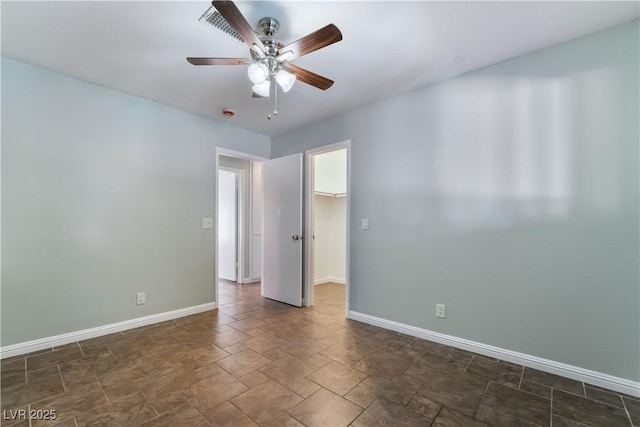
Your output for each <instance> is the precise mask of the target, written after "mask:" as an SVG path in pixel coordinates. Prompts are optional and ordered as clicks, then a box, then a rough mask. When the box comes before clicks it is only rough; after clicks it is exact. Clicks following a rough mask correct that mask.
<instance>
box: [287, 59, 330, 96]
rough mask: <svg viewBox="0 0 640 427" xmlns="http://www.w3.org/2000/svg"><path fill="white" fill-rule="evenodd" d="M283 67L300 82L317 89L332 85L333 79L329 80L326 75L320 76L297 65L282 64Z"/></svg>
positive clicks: (325, 88)
mask: <svg viewBox="0 0 640 427" xmlns="http://www.w3.org/2000/svg"><path fill="white" fill-rule="evenodd" d="M283 67H284V68H286V69H287V70H289V71H291V72H292V73H293V74H295V75H296V78H297V79H298V80H300V81H301V82H303V83H306V84H309V85H311V86H315V87H317V88H318V89H322V90H327V89H329V88H330V87H331V86H333V80H329V79H328V78H326V77H322V76H321V75H319V74H316V73H314V72H311V71H309V70H306V69H304V68H301V67H298V66H297V65H293V64H284V65H283Z"/></svg>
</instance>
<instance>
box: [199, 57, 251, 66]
mask: <svg viewBox="0 0 640 427" xmlns="http://www.w3.org/2000/svg"><path fill="white" fill-rule="evenodd" d="M187 61H189V62H190V63H192V64H193V65H242V64H251V58H192V57H189V58H187Z"/></svg>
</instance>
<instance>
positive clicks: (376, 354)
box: [1, 283, 640, 427]
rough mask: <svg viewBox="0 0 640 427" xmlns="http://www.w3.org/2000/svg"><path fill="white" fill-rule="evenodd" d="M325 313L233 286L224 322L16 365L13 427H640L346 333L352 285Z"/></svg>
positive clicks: (562, 393) (607, 395)
mask: <svg viewBox="0 0 640 427" xmlns="http://www.w3.org/2000/svg"><path fill="white" fill-rule="evenodd" d="M316 303H317V305H316V306H315V307H313V308H304V309H298V308H293V307H290V306H287V305H284V304H279V303H277V302H274V301H270V300H266V299H263V298H262V297H260V286H259V285H236V284H231V283H223V284H221V286H220V309H219V310H215V311H211V312H207V313H202V314H198V315H194V316H189V317H185V318H181V319H176V320H172V321H169V322H164V323H160V324H156V325H151V326H148V327H144V328H139V329H133V330H129V331H124V332H122V333H117V334H112V335H108V336H104V337H100V338H95V339H91V340H86V341H82V342H79V343H74V344H70V345H66V346H62V347H60V348H54V349H50V350H47V351H42V352H38V353H35V354H29V355H26V356H20V357H15V358H11V359H7V360H3V361H2V403H1V405H2V411H3V417H2V418H3V419H2V425H6V426H10V425H11V426H21V427H22V426H47V425H59V426H73V427H75V426H93V425H108V426H127V427H128V426H138V425H145V426H235V427H240V426H256V425H263V426H278V427H280V426H327V427H337V426H357V427H375V426H433V427H452V426H486V425H492V426H529V427H532V426H551V425H553V427H559V426H560V427H562V426H597V427H609V426H611V427H614V426H625V427H630V426H633V425H635V426H639V425H640V399H638V398H633V397H630V396H621V395H619V394H617V393H613V392H610V391H607V390H603V389H600V388H597V387H592V386H589V385H585V384H583V383H580V382H577V381H573V380H569V379H566V378H562V377H558V376H554V375H550V374H546V373H544V372H540V371H536V370H533V369H528V368H523V367H522V366H518V365H513V364H511V363H506V362H503V361H498V360H492V359H489V358H486V357H483V356H480V355H475V354H472V353H469V352H466V351H463V350H459V349H454V348H451V347H446V346H443V345H440V344H436V343H432V342H428V341H423V340H420V339H415V338H413V337H410V336H406V335H400V334H397V333H395V332H391V331H387V330H384V329H380V328H377V327H373V326H370V325H366V324H363V323H358V322H354V321H349V320H346V319H345V318H344V287H343V286H342V285H336V284H326V285H320V286H317V287H316ZM19 410H26V411H32V412H35V414H40V415H45V414H47V412H46V411H55V414H56V419H55V420H42V419H40V420H32V421H31V424H29V421H21V420H19V419H15V418H16V417H15V415H16V414H19V412H16V411H19ZM38 411H40V412H38ZM49 414H50V413H49ZM11 418H14V419H13V420H12V419H11ZM18 418H19V417H18Z"/></svg>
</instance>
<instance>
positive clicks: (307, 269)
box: [303, 139, 351, 318]
mask: <svg viewBox="0 0 640 427" xmlns="http://www.w3.org/2000/svg"><path fill="white" fill-rule="evenodd" d="M342 148H346V149H347V239H346V242H345V244H346V245H347V247H346V251H345V254H346V260H345V262H346V267H345V276H346V277H345V313H344V315H345V317H346V318H349V305H350V304H349V302H350V301H351V285H350V283H351V280H350V277H351V276H350V269H351V268H350V267H351V261H350V256H351V255H350V253H349V248H350V247H351V225H350V224H351V140H350V139H348V140H346V141H342V142H336V143H334V144H329V145H325V146H323V147H318V148H313V149H310V150H307V151H305V159H306V160H305V166H306V167H305V177H304V181H305V192H306V197H305V232H304V242H305V247H304V248H305V251H304V263H303V267H304V276H303V277H304V278H303V283H304V284H303V286H304V296H305V298H304V305H305V306H311V305H313V304H314V299H315V296H314V289H313V285H314V277H313V233H314V230H313V195H314V163H313V158H314V156H315V155H317V154H322V153H327V152H330V151H336V150H340V149H342Z"/></svg>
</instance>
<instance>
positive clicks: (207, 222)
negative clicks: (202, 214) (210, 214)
mask: <svg viewBox="0 0 640 427" xmlns="http://www.w3.org/2000/svg"><path fill="white" fill-rule="evenodd" d="M202 228H213V218H202Z"/></svg>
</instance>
